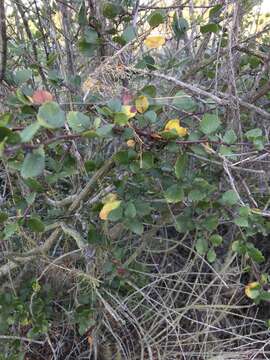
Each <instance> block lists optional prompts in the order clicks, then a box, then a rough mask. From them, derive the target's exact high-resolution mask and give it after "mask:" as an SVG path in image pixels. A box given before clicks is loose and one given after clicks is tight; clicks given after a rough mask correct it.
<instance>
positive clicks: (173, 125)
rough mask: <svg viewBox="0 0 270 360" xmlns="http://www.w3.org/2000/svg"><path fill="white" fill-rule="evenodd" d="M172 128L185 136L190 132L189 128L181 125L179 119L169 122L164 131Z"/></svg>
mask: <svg viewBox="0 0 270 360" xmlns="http://www.w3.org/2000/svg"><path fill="white" fill-rule="evenodd" d="M171 130H175V131H176V132H177V134H178V135H179V136H185V135H187V133H188V130H187V128H184V127H182V126H180V121H179V119H172V120H169V121H168V122H167V124H166V126H165V129H164V131H171Z"/></svg>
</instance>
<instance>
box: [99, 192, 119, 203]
mask: <svg viewBox="0 0 270 360" xmlns="http://www.w3.org/2000/svg"><path fill="white" fill-rule="evenodd" d="M115 200H117V195H116V194H114V193H109V194H107V195H106V196H104V198H103V199H102V203H103V204H107V203H109V202H112V201H115Z"/></svg>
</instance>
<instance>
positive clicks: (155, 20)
mask: <svg viewBox="0 0 270 360" xmlns="http://www.w3.org/2000/svg"><path fill="white" fill-rule="evenodd" d="M147 21H148V23H149V25H150V26H151V27H156V26H158V25H160V24H163V23H164V21H165V14H164V12H162V11H159V10H156V11H153V12H151V14H150V15H149V16H148V18H147Z"/></svg>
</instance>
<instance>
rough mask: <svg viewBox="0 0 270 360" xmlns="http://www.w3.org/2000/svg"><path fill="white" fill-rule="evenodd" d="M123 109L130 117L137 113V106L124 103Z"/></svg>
mask: <svg viewBox="0 0 270 360" xmlns="http://www.w3.org/2000/svg"><path fill="white" fill-rule="evenodd" d="M121 111H122V113H124V114H126V115H127V117H128V118H129V119H131V118H133V117H134V116H135V115H136V113H137V111H136V108H135V106H130V105H123V106H122V110H121Z"/></svg>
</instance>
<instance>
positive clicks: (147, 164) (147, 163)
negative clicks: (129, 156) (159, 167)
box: [142, 151, 154, 170]
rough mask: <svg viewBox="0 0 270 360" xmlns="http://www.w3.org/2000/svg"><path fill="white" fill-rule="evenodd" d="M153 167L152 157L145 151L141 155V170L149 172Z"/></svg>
mask: <svg viewBox="0 0 270 360" xmlns="http://www.w3.org/2000/svg"><path fill="white" fill-rule="evenodd" d="M153 167H154V155H153V154H152V153H151V152H149V151H146V152H144V153H143V155H142V169H145V170H150V169H152V168H153Z"/></svg>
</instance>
